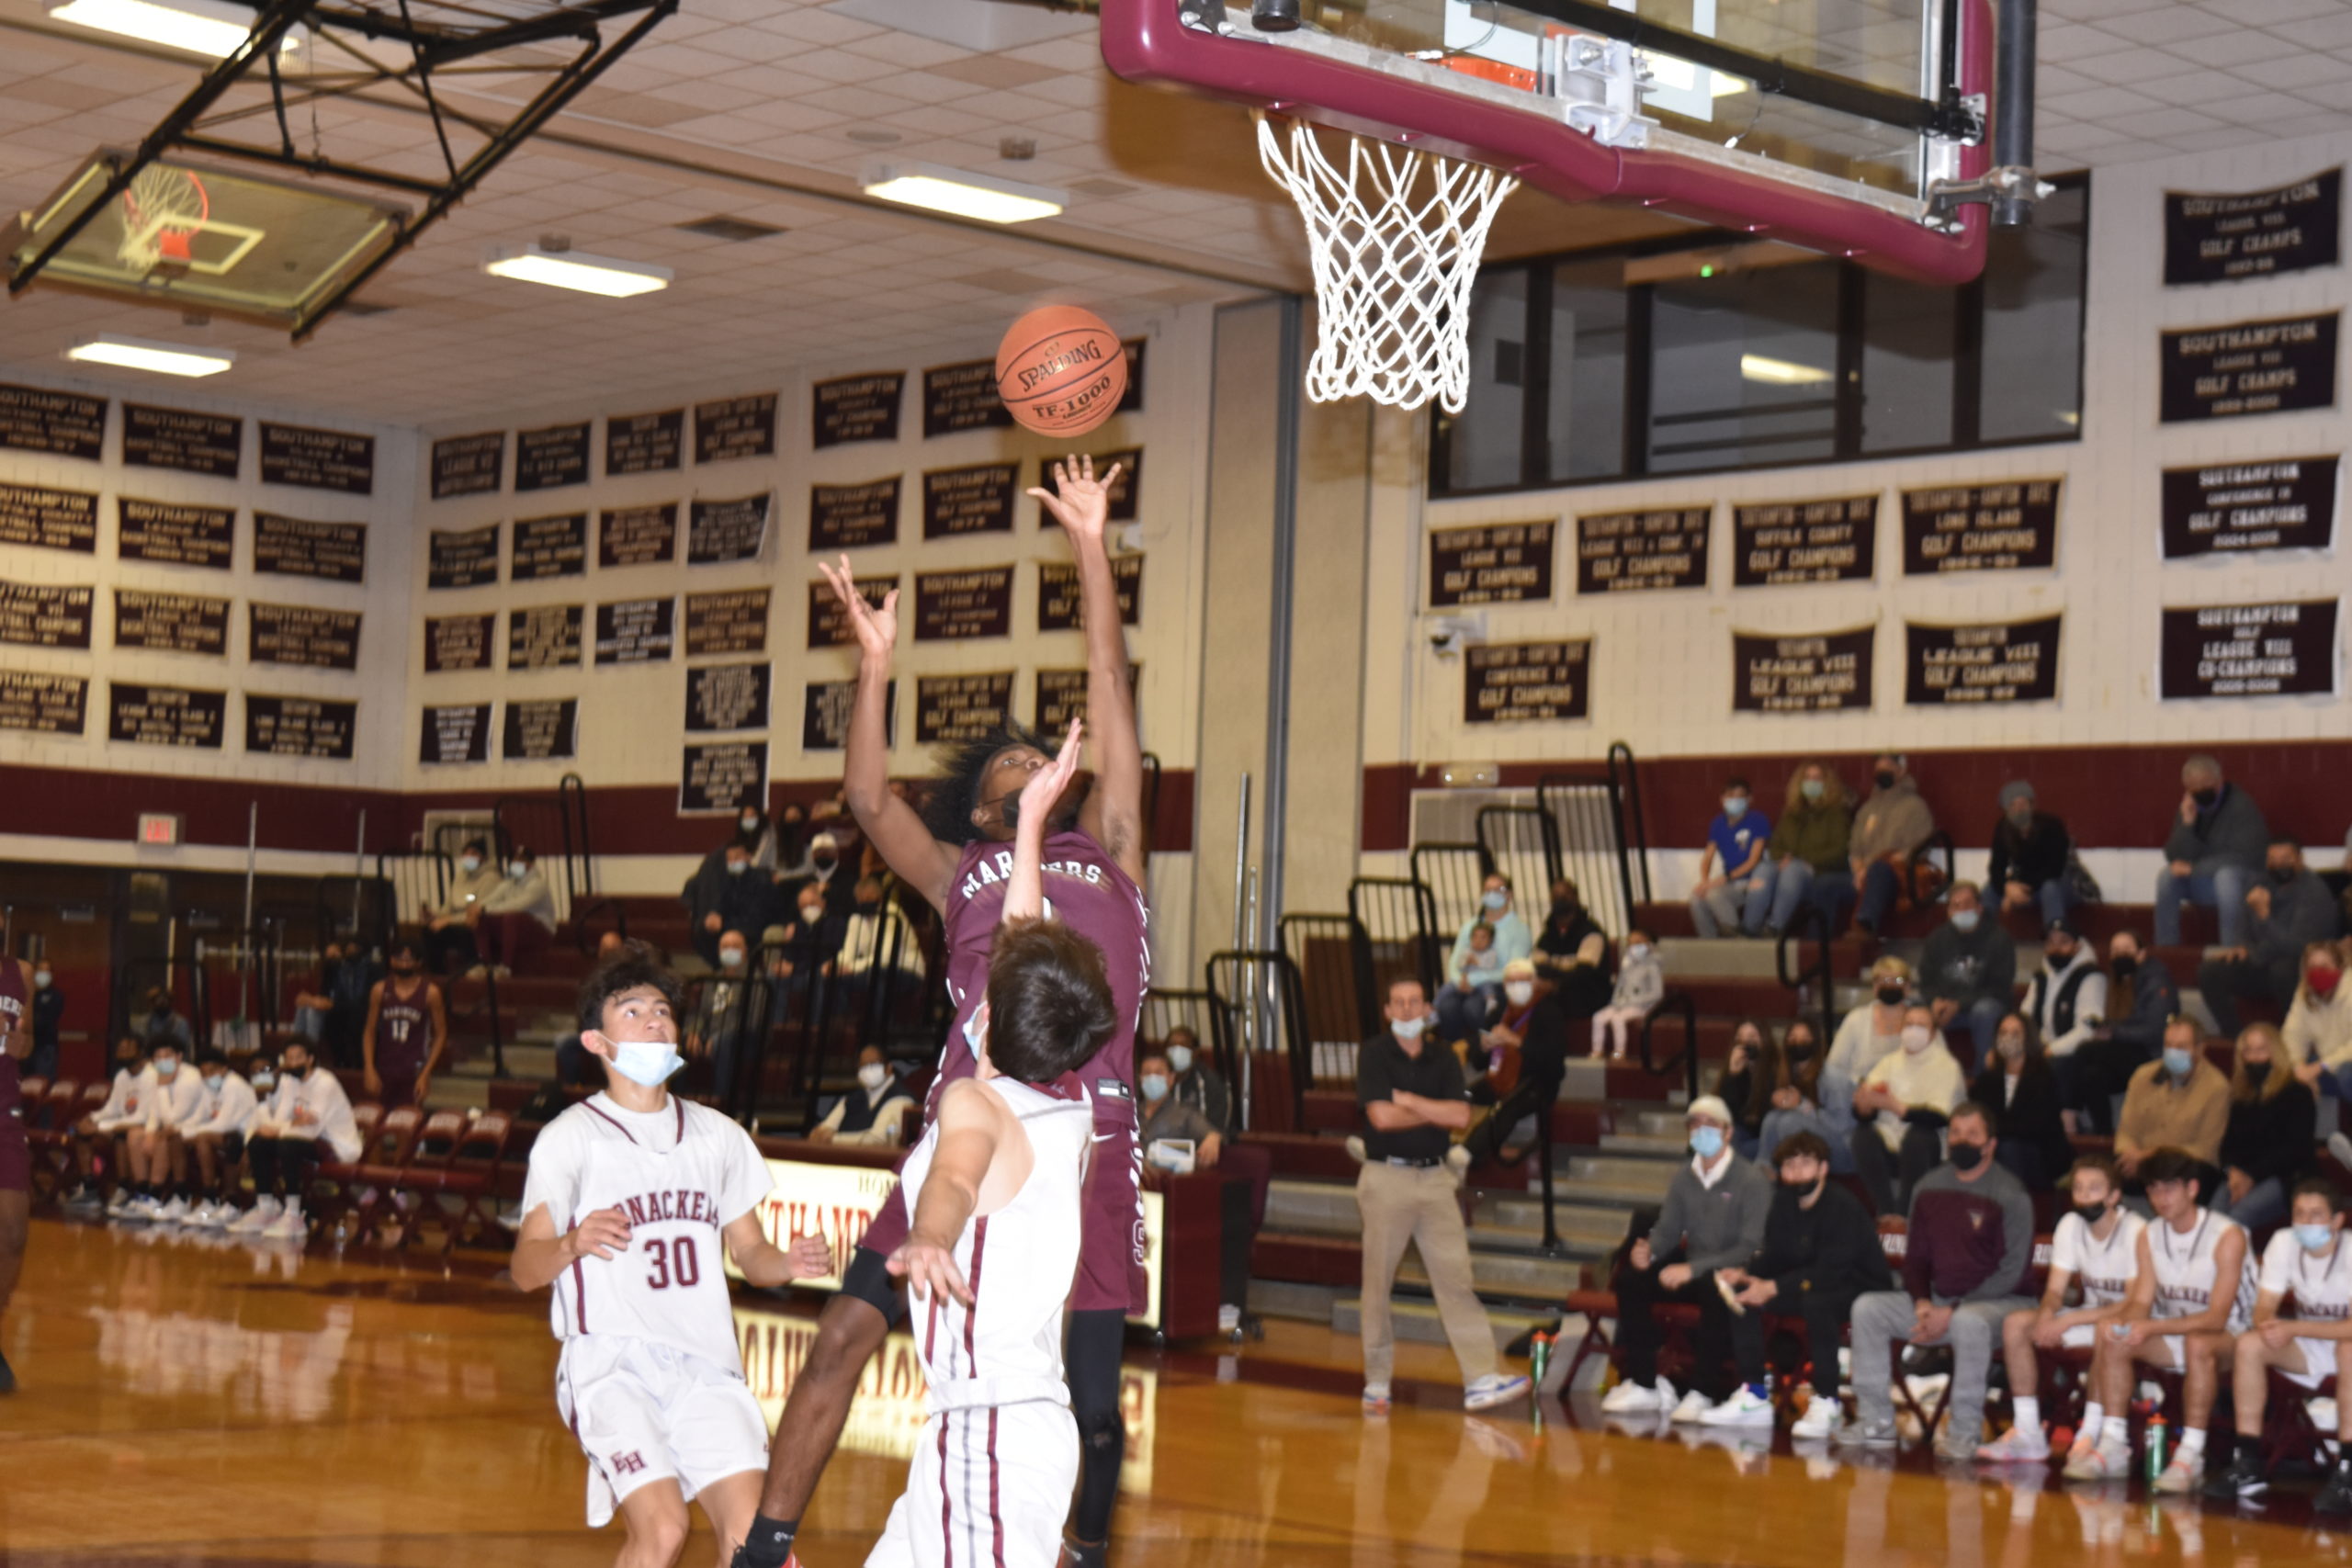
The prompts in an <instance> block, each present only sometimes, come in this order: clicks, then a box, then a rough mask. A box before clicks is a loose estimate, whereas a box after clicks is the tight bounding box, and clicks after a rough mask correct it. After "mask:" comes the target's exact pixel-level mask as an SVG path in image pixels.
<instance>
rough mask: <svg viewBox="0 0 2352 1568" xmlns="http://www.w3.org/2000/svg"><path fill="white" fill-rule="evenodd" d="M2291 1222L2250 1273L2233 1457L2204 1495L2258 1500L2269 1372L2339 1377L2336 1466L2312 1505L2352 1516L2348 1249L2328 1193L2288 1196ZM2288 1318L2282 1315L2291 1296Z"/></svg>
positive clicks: (2308, 1389) (2312, 1380)
mask: <svg viewBox="0 0 2352 1568" xmlns="http://www.w3.org/2000/svg"><path fill="white" fill-rule="evenodd" d="M2293 1217H2294V1224H2293V1225H2292V1227H2291V1228H2290V1229H2286V1230H2282V1231H2280V1232H2279V1233H2278V1235H2274V1236H2272V1237H2271V1238H2270V1245H2269V1246H2268V1247H2265V1248H2264V1249H2263V1253H2262V1269H2261V1272H2260V1273H2259V1275H2258V1276H2257V1278H2256V1296H2255V1300H2254V1321H2253V1323H2252V1325H2249V1326H2248V1327H2247V1329H2246V1331H2245V1333H2244V1334H2241V1335H2239V1336H2238V1337H2237V1341H2236V1347H2235V1354H2234V1357H2233V1359H2234V1361H2235V1363H2236V1365H2235V1369H2234V1370H2235V1374H2236V1376H2235V1381H2234V1384H2233V1386H2234V1388H2235V1390H2236V1398H2235V1404H2234V1408H2233V1411H2232V1414H2231V1417H2230V1419H2231V1425H2233V1426H2234V1427H2236V1428H2237V1433H2238V1444H2237V1456H2236V1458H2234V1459H2233V1460H2232V1461H2230V1466H2229V1468H2228V1469H2227V1470H2224V1471H2222V1472H2221V1473H2220V1474H2218V1475H2215V1476H2214V1477H2213V1478H2212V1479H2211V1481H2208V1482H2207V1483H2205V1495H2207V1496H2208V1497H2228V1498H2239V1497H2246V1498H2251V1497H2257V1496H2259V1495H2261V1494H2262V1493H2263V1492H2265V1491H2267V1489H2268V1488H2269V1485H2270V1475H2269V1470H2268V1467H2267V1466H2266V1465H2265V1464H2264V1462H2263V1458H2262V1438H2263V1427H2262V1417H2263V1411H2264V1407H2265V1406H2266V1405H2267V1404H2269V1400H2270V1374H2271V1373H2272V1372H2273V1371H2276V1372H2277V1373H2278V1375H2279V1376H2280V1377H2282V1378H2284V1379H2286V1380H2287V1382H2290V1383H2292V1384H2293V1385H2294V1386H2295V1387H2296V1388H2297V1389H2298V1390H2300V1391H2301V1392H2302V1393H2317V1392H2318V1390H2319V1387H2320V1385H2321V1384H2322V1383H2324V1382H2326V1381H2327V1380H2328V1379H2330V1378H2334V1379H2335V1380H2336V1385H2335V1386H2336V1389H2337V1395H2336V1398H2335V1402H2334V1403H2335V1438H2336V1447H2335V1466H2334V1467H2333V1468H2332V1469H2331V1470H2330V1471H2329V1472H2328V1476H2327V1484H2326V1485H2325V1486H2324V1487H2323V1488H2322V1489H2321V1491H2320V1495H2319V1497H2318V1499H2317V1500H2316V1501H2314V1502H2313V1503H2312V1511H2313V1512H2314V1513H2319V1514H2352V1397H2346V1395H2352V1247H2346V1246H2345V1245H2344V1213H2343V1208H2342V1204H2341V1201H2340V1200H2339V1199H2338V1198H2337V1196H2336V1193H2335V1188H2333V1187H2331V1186H2329V1185H2328V1184H2327V1183H2326V1182H2324V1181H2306V1182H2303V1183H2301V1185H2299V1186H2298V1187H2296V1189H2295V1192H2294V1209H2293ZM2290 1296H2291V1297H2292V1298H2293V1299H2294V1303H2295V1315H2294V1316H2292V1317H2287V1316H2284V1315H2282V1314H2281V1309H2282V1308H2284V1307H2285V1306H2286V1304H2287V1301H2288V1298H2289V1297H2290Z"/></svg>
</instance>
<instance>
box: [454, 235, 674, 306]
mask: <svg viewBox="0 0 2352 1568" xmlns="http://www.w3.org/2000/svg"><path fill="white" fill-rule="evenodd" d="M481 269H482V270H483V271H484V272H486V273H489V274H490V275H491V276H492V277H512V278H516V279H519V280H521V281H522V282H525V283H544V284H546V285H548V287H549V288H571V289H575V290H577V291H578V292H580V293H582V294H601V295H603V296H604V297H605V299H628V298H629V297H630V296H631V295H634V294H651V293H653V292H654V291H655V290H657V289H662V288H669V287H670V279H671V278H672V277H673V276H676V275H675V274H673V273H672V272H671V270H670V269H669V268H668V267H666V266H651V265H647V264H646V263H644V262H625V261H615V260H614V259H613V258H612V257H610V256H592V255H588V254H584V253H582V252H580V251H550V250H548V249H547V248H546V247H545V246H543V245H526V246H525V247H524V248H523V249H521V250H519V251H518V250H511V249H502V250H496V251H492V253H491V254H490V259H489V260H487V261H485V262H483V263H482V264H481Z"/></svg>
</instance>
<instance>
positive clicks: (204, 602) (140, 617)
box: [114, 588, 229, 659]
mask: <svg viewBox="0 0 2352 1568" xmlns="http://www.w3.org/2000/svg"><path fill="white" fill-rule="evenodd" d="M114 645H115V647H117V648H141V649H147V650H148V651H150V652H152V653H192V654H196V655H198V656H199V657H202V658H206V659H216V658H220V657H224V656H225V655H226V654H227V653H228V651H229V601H228V600H226V599H214V598H210V597H209V596H207V595H205V594H202V593H150V592H145V591H143V590H141V589H136V588H118V589H116V590H115V591H114Z"/></svg>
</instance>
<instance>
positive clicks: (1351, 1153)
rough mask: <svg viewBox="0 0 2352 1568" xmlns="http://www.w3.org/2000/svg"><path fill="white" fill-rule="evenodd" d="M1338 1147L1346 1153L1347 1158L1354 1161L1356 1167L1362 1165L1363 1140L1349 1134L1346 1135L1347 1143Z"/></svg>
mask: <svg viewBox="0 0 2352 1568" xmlns="http://www.w3.org/2000/svg"><path fill="white" fill-rule="evenodd" d="M1340 1146H1341V1147H1342V1148H1344V1149H1346V1150H1347V1151H1348V1157H1349V1158H1350V1159H1351V1160H1353V1161H1355V1162H1356V1163H1357V1164H1358V1165H1362V1164H1363V1139H1362V1138H1360V1137H1358V1136H1356V1135H1355V1134H1353V1133H1351V1134H1348V1141H1347V1142H1346V1143H1345V1144H1343V1145H1340Z"/></svg>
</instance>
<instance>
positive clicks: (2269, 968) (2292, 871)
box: [2197, 833, 2335, 1034]
mask: <svg viewBox="0 0 2352 1568" xmlns="http://www.w3.org/2000/svg"><path fill="white" fill-rule="evenodd" d="M2263 872H2264V874H2265V875H2266V876H2267V878H2268V880H2267V882H2262V883H2257V884H2256V885H2255V886H2252V887H2250V888H2248V889H2247V890H2246V895H2245V908H2246V916H2247V919H2246V922H2245V944H2244V945H2243V946H2233V947H2223V948H2220V949H2216V950H2214V951H2213V952H2211V953H2207V954H2206V957H2205V962H2204V963H2202V964H2199V965H2198V968H2197V988H2198V989H2199V991H2201V992H2202V993H2204V997H2205V1005H2206V1006H2207V1007H2208V1008H2210V1009H2211V1010H2212V1013H2213V1021H2214V1022H2215V1023H2216V1024H2218V1025H2220V1026H2221V1031H2222V1033H2224V1034H2235V1033H2236V1032H2238V1031H2239V1029H2240V1028H2242V1027H2243V1026H2244V1024H2245V1019H2244V1018H2243V1017H2242V1016H2241V1015H2240V1014H2239V1012H2238V1003H2239V1002H2241V1001H2245V1000H2251V1001H2256V1002H2263V1003H2267V1004H2268V1005H2270V1006H2272V1007H2276V1008H2278V1009H2279V1010H2282V1011H2283V1010H2285V1009H2286V1008H2287V1007H2289V1006H2290V1005H2291V1004H2292V1002H2293V1001H2294V998H2295V992H2296V990H2297V989H2298V987H2300V986H2301V983H2302V968H2303V953H2304V952H2305V950H2307V949H2308V948H2310V947H2311V945H2312V943H2313V942H2333V941H2335V898H2334V897H2332V896H2331V895H2330V894H2329V893H2328V890H2327V885H2326V884H2325V883H2324V882H2322V881H2321V880H2320V879H2319V878H2318V876H2317V875H2315V874H2313V873H2312V870H2311V868H2310V867H2309V866H2306V865H2305V864H2304V863H2303V847H2302V845H2301V844H2300V843H2298V842H2296V841H2295V840H2293V839H2291V838H2290V837H2288V836H2287V835H2285V834H2283V833H2274V834H2272V835H2271V837H2270V847H2269V850H2268V858H2267V861H2266V862H2265V863H2264V865H2263Z"/></svg>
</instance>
